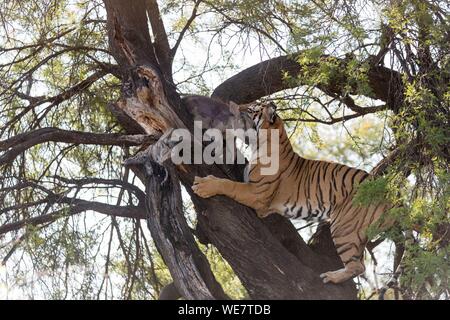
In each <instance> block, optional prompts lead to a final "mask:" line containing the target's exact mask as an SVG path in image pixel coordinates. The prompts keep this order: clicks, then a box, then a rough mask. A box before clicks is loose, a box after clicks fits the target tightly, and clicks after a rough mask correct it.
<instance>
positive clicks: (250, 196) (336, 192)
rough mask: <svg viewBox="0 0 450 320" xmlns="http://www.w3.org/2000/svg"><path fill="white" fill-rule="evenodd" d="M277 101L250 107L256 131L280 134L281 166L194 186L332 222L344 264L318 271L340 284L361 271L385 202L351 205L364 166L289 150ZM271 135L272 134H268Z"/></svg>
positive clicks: (263, 211)
mask: <svg viewBox="0 0 450 320" xmlns="http://www.w3.org/2000/svg"><path fill="white" fill-rule="evenodd" d="M275 110H276V106H275V105H274V104H272V103H270V104H260V105H254V106H251V107H248V113H249V115H250V116H251V117H252V118H253V121H254V123H255V127H256V130H257V131H259V130H260V129H261V128H263V129H275V130H278V133H279V143H280V145H279V152H280V155H279V162H280V165H279V170H278V172H277V173H276V174H274V175H266V176H264V175H260V170H258V169H259V168H260V167H261V164H260V163H259V162H256V163H254V164H253V165H250V166H249V167H248V170H246V174H245V179H244V180H245V182H236V181H231V180H228V179H220V178H217V177H214V176H207V177H203V178H201V177H196V178H195V181H194V185H193V187H192V189H193V190H194V192H195V193H196V194H197V195H199V196H201V197H204V198H208V197H211V196H215V195H225V196H228V197H230V198H232V199H234V200H235V201H237V202H239V203H241V204H244V205H246V206H248V207H251V208H253V209H255V210H256V213H257V214H258V216H259V217H265V216H267V215H269V214H272V213H278V214H281V215H283V216H285V217H287V218H290V219H297V218H301V219H306V220H313V219H314V220H324V219H329V220H330V223H331V235H332V238H333V241H334V244H335V246H336V249H337V253H338V255H339V256H340V258H341V260H342V262H343V264H344V268H343V269H340V270H336V271H329V272H326V273H323V274H321V278H323V281H324V282H325V283H327V282H332V283H340V282H343V281H346V280H348V279H350V278H353V277H355V276H357V275H359V274H361V273H363V272H364V270H365V267H364V263H363V260H362V258H363V253H364V248H365V245H366V243H367V240H368V239H367V236H366V231H367V228H368V227H369V226H370V225H372V224H373V223H375V222H376V221H380V220H379V218H380V216H381V215H382V214H383V213H384V212H385V211H386V210H387V209H389V208H390V205H389V204H379V205H371V206H369V207H366V206H364V207H362V206H357V205H355V204H353V201H352V200H353V197H354V195H355V192H356V188H355V187H356V186H357V185H358V184H360V183H361V182H362V181H364V180H365V179H367V178H368V177H369V174H368V173H367V172H365V171H363V170H359V169H355V168H351V167H348V166H346V165H342V164H337V163H331V162H326V161H318V160H308V159H304V158H302V157H300V156H299V155H298V154H297V153H295V152H294V150H293V149H292V145H291V143H290V141H289V139H288V136H287V134H286V131H285V129H284V125H283V121H282V120H281V118H280V117H278V116H277V114H276V112H275ZM269 136H270V135H269Z"/></svg>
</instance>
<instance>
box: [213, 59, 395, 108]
mask: <svg viewBox="0 0 450 320" xmlns="http://www.w3.org/2000/svg"><path fill="white" fill-rule="evenodd" d="M301 54H302V53H301V52H299V53H296V54H292V55H287V56H281V57H277V58H274V59H270V60H266V61H263V62H261V63H258V64H256V65H254V66H251V67H249V68H247V69H245V70H243V71H241V72H239V73H238V74H236V75H234V76H232V77H231V78H229V79H228V80H226V81H225V82H223V83H222V84H221V85H219V86H218V87H217V88H216V89H215V90H214V92H213V94H212V96H213V97H215V98H218V99H221V100H223V101H234V102H236V103H239V104H244V103H249V102H253V101H255V100H257V99H259V98H261V97H264V96H267V95H269V94H272V93H275V92H278V91H281V90H284V89H290V88H295V87H298V86H300V85H302V84H304V83H303V82H302V67H301V66H300V64H298V63H297V58H298V57H299V56H300V55H301ZM322 59H323V60H326V59H330V57H329V56H326V55H324V56H322ZM332 59H334V60H335V61H339V63H341V64H343V65H344V64H345V63H346V62H345V60H343V59H337V58H335V57H332ZM310 67H311V66H310ZM284 72H287V73H288V74H289V75H290V76H291V77H293V78H296V79H297V81H284V80H283V74H284ZM368 80H369V86H370V88H371V90H372V93H371V95H370V97H371V98H374V99H379V100H382V101H384V102H386V103H387V105H388V106H390V107H391V108H395V106H396V105H399V102H398V99H400V98H401V96H402V95H401V94H399V93H401V92H402V85H401V83H402V82H401V75H400V74H399V73H398V72H396V71H393V70H391V69H388V68H386V67H383V66H372V67H371V68H370V69H369V72H368ZM345 83H346V81H345V79H336V81H330V84H329V85H327V86H325V85H319V86H318V88H319V89H321V90H322V91H324V92H325V93H327V94H330V95H332V96H333V95H337V96H339V95H341V94H342V92H343V89H344V88H343V87H342V86H343V85H345Z"/></svg>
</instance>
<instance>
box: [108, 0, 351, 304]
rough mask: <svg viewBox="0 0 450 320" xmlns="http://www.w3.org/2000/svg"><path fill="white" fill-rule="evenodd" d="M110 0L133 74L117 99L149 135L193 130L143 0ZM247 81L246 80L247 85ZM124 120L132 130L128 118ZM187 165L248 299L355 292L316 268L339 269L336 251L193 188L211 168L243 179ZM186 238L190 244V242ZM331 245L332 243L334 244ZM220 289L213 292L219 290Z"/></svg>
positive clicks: (200, 206)
mask: <svg viewBox="0 0 450 320" xmlns="http://www.w3.org/2000/svg"><path fill="white" fill-rule="evenodd" d="M105 4H106V9H107V13H108V27H109V38H110V44H111V50H112V53H113V54H114V56H115V58H116V60H117V61H118V63H119V66H120V68H121V69H122V72H123V74H124V77H123V79H131V80H132V81H131V80H130V81H127V80H124V81H125V82H127V83H126V86H124V87H125V89H124V98H123V99H122V100H121V101H119V103H118V105H119V106H121V108H122V109H123V110H124V112H125V113H127V114H128V116H129V117H131V118H133V119H134V120H136V121H137V122H138V123H139V124H140V125H141V127H143V128H144V129H145V131H146V133H154V131H159V132H161V131H164V130H165V129H167V126H169V125H173V126H174V127H177V126H180V124H181V125H183V126H185V127H188V128H190V127H192V125H190V122H192V119H190V117H189V116H188V115H187V113H186V112H185V110H183V109H182V108H180V99H179V97H178V95H177V94H176V93H175V91H174V89H173V84H172V83H170V82H168V81H167V79H170V77H169V76H168V75H164V74H163V73H162V72H161V68H159V67H158V65H157V61H159V58H158V57H157V56H155V55H157V54H158V50H155V49H154V48H153V45H152V43H151V42H150V37H149V35H148V26H147V22H146V21H147V17H146V16H145V10H144V8H145V1H143V0H142V1H132V2H128V1H127V2H125V1H120V0H109V1H108V0H105ZM139 70H140V71H141V72H140V71H139ZM142 71H145V72H142ZM146 72H147V73H146ZM158 78H159V80H160V81H159V84H160V87H159V89H157V90H156V91H155V88H158V84H157V83H155V82H158ZM242 85H243V86H244V83H242ZM243 88H244V89H245V87H243ZM240 91H242V88H241V90H240ZM255 98H257V97H255ZM248 99H250V98H248ZM252 99H253V97H252ZM253 100H254V99H253ZM238 102H242V101H238ZM136 107H137V108H141V109H142V110H141V111H143V113H144V114H145V115H146V116H145V117H139V116H136V113H134V114H133V110H136ZM167 109H169V110H167ZM174 114H175V115H176V116H174ZM167 115H169V117H167ZM119 120H120V119H119ZM122 125H123V126H124V127H125V129H128V127H127V123H122ZM130 130H136V129H135V128H130ZM183 168H184V169H183V170H178V172H177V175H178V178H179V180H180V181H181V182H182V183H183V185H184V186H185V187H186V189H187V190H188V192H190V195H191V197H192V199H193V202H194V205H195V207H196V210H197V212H198V225H199V228H200V230H201V233H202V234H203V235H204V236H205V237H206V238H207V240H208V242H210V243H212V244H213V245H214V246H215V247H216V248H217V249H218V250H219V252H220V253H221V254H222V255H223V256H224V258H225V259H226V260H227V261H228V262H229V263H230V265H231V266H232V268H233V270H234V271H235V272H236V274H237V275H238V277H239V278H240V279H241V281H242V282H243V284H244V286H245V287H246V288H247V290H248V292H249V295H250V297H251V298H256V299H354V298H356V290H355V287H354V284H353V282H351V281H349V282H347V283H345V284H341V285H330V284H327V285H325V284H323V283H322V281H321V280H320V278H319V274H320V273H321V272H322V271H326V270H330V269H335V268H336V265H338V264H340V261H339V260H338V259H336V258H335V257H333V255H332V254H331V255H329V252H327V253H325V254H323V253H322V252H320V251H319V250H318V251H314V250H313V249H311V248H310V247H309V246H308V245H307V244H306V243H305V242H304V241H303V240H302V239H301V237H300V236H299V235H298V233H297V231H296V230H295V228H294V227H293V226H292V224H291V223H290V222H289V221H288V220H286V219H284V218H282V217H279V216H271V217H268V218H267V219H264V220H261V219H258V218H257V217H256V215H255V214H254V212H253V211H252V210H250V209H249V208H247V207H244V206H242V205H240V204H238V203H236V202H234V201H232V200H231V199H228V198H225V197H214V198H212V199H208V200H205V199H200V198H198V197H196V196H195V195H193V193H192V192H191V189H190V186H191V185H192V183H193V179H194V177H195V176H196V175H197V176H206V175H208V174H213V175H215V176H218V177H226V176H228V177H229V178H232V179H236V180H239V179H240V177H238V176H230V173H229V172H230V171H229V170H225V168H223V167H220V166H216V165H210V166H208V165H190V166H184V167H183ZM150 179H151V178H150ZM146 184H147V183H146ZM151 190H153V191H154V189H148V190H147V192H148V194H147V197H148V198H149V199H152V197H154V198H155V199H160V198H161V195H158V194H154V193H152V192H153V191H151ZM156 205H157V203H156V202H154V203H153V202H152V207H153V206H156ZM165 232H167V230H164V229H159V230H154V231H153V232H152V235H153V237H154V238H155V237H157V236H158V235H160V234H161V233H162V234H165ZM154 233H156V234H154ZM157 234H158V235H157ZM165 236H166V237H167V235H165ZM191 240H192V239H191ZM183 241H186V239H184V240H183ZM187 241H188V242H189V243H191V241H190V240H187ZM333 250H334V248H332V249H331V251H333ZM334 251H335V250H334ZM162 253H163V250H162ZM334 254H335V253H334ZM163 256H164V259H165V260H166V262H167V263H168V266H169V269H170V271H171V273H172V275H173V276H174V278H176V272H177V270H174V267H173V265H171V263H169V262H168V260H169V259H170V257H168V254H167V253H166V254H164V253H163ZM329 256H331V257H329ZM179 278H182V277H179ZM187 281H189V279H179V280H178V281H175V286H176V287H177V289H178V290H179V291H180V292H184V290H185V288H186V287H187V286H189V284H187V283H186V282H187ZM181 282H182V283H181ZM216 289H217V288H216ZM217 290H218V291H216V292H219V291H220V289H217ZM210 292H211V291H210ZM216 297H217V296H216Z"/></svg>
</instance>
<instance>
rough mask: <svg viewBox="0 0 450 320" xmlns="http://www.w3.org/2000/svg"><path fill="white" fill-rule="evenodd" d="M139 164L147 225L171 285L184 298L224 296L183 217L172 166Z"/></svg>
mask: <svg viewBox="0 0 450 320" xmlns="http://www.w3.org/2000/svg"><path fill="white" fill-rule="evenodd" d="M143 164H144V168H145V174H146V182H147V185H146V194H147V197H146V206H147V214H148V218H147V222H148V227H149V229H150V232H151V234H152V238H153V241H154V242H155V244H156V247H157V248H158V251H159V252H160V254H161V256H162V257H163V258H164V262H165V263H166V265H167V266H168V268H169V269H170V272H171V274H172V278H173V280H174V283H175V286H176V287H177V288H179V292H180V294H181V295H182V296H183V297H184V298H186V299H216V298H217V299H227V296H226V295H225V293H224V292H223V290H222V288H221V287H220V285H219V284H218V283H217V282H216V279H215V278H214V275H213V274H212V272H211V269H210V268H209V265H208V261H207V259H206V257H205V256H204V255H203V254H202V253H201V251H200V249H199V248H198V247H197V245H196V244H195V240H194V237H193V235H192V233H191V231H190V229H189V227H188V225H187V223H186V220H185V218H184V216H183V208H182V202H181V190H180V183H179V181H178V179H177V178H176V175H175V172H174V170H173V168H172V166H169V165H168V166H167V167H166V168H165V167H162V166H161V165H159V164H158V163H156V162H153V161H152V160H151V159H149V158H147V159H146V161H145V162H144V163H143Z"/></svg>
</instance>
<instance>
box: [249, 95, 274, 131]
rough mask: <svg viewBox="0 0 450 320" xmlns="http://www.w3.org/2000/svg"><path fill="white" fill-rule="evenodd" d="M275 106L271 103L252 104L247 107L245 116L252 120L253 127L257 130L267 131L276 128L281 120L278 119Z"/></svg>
mask: <svg viewBox="0 0 450 320" xmlns="http://www.w3.org/2000/svg"><path fill="white" fill-rule="evenodd" d="M276 110H277V106H276V105H275V104H274V103H273V102H265V103H258V104H252V105H250V106H248V107H247V110H246V111H247V114H248V115H249V116H250V118H251V119H252V120H253V124H254V127H255V128H256V130H257V131H258V130H259V129H269V128H274V127H278V126H277V125H279V124H280V122H281V119H280V117H278V115H277V113H276Z"/></svg>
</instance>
